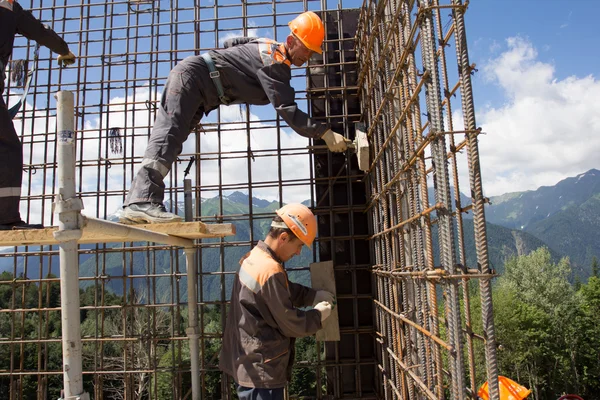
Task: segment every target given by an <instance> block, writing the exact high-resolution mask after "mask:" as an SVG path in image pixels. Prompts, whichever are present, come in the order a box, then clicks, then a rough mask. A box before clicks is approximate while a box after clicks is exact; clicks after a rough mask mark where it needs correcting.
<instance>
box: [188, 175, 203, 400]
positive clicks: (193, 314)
mask: <svg viewBox="0 0 600 400" xmlns="http://www.w3.org/2000/svg"><path fill="white" fill-rule="evenodd" d="M183 186H184V193H185V196H184V199H185V221H186V222H191V221H192V220H193V213H192V211H193V210H192V181H191V179H184V181H183ZM184 252H185V260H186V266H187V297H188V327H187V329H186V333H187V336H188V338H189V340H190V363H191V374H192V400H200V399H201V398H202V393H201V391H202V389H201V387H200V344H199V342H198V339H199V338H200V335H199V333H198V289H197V287H196V283H197V282H198V257H197V253H198V252H197V251H196V248H195V247H193V246H192V247H186V248H185V249H184Z"/></svg>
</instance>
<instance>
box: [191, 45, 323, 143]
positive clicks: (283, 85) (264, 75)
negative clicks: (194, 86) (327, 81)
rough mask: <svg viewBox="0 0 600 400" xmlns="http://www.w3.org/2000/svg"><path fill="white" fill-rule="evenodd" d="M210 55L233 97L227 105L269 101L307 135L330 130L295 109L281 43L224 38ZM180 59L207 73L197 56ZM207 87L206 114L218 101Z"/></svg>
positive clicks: (289, 67) (287, 120)
mask: <svg viewBox="0 0 600 400" xmlns="http://www.w3.org/2000/svg"><path fill="white" fill-rule="evenodd" d="M209 54H210V56H211V58H212V59H213V61H214V63H215V66H216V68H217V70H218V71H219V73H220V75H221V82H222V84H223V88H224V91H225V95H226V96H227V97H228V98H229V99H231V100H232V102H231V103H230V104H244V103H247V104H252V105H265V104H269V103H270V104H272V105H273V107H274V108H275V110H276V111H277V114H278V115H279V116H280V117H281V118H282V119H283V120H284V121H285V122H286V123H287V124H288V125H289V126H290V128H292V129H293V130H294V131H296V133H298V134H299V135H301V136H304V137H307V138H313V139H318V138H320V137H321V136H323V134H324V133H325V131H327V129H329V125H327V124H325V123H322V122H318V121H315V120H313V119H312V118H310V117H309V116H308V114H306V113H305V112H304V111H302V110H300V109H299V108H298V104H297V103H296V100H295V96H296V91H295V90H294V88H293V87H292V86H291V84H290V81H291V79H292V72H291V63H290V60H289V59H288V54H287V50H286V49H285V46H284V45H283V44H281V43H278V42H275V41H273V40H271V39H261V38H234V39H229V40H228V41H226V43H225V48H224V49H217V50H212V51H209ZM183 62H185V63H188V64H190V65H191V66H192V68H193V69H195V70H196V71H203V73H204V74H207V73H208V70H207V69H206V67H205V64H204V60H202V57H200V56H191V57H188V58H186V59H185V60H184V61H183ZM207 81H208V82H210V80H209V79H202V85H203V86H205V85H206V82H207ZM210 86H211V87H210V89H209V90H206V88H205V90H204V95H205V97H206V99H205V100H206V103H205V105H206V114H208V113H209V112H210V111H211V110H214V109H215V108H217V107H218V105H219V103H220V102H219V101H218V99H217V97H216V90H215V89H214V87H212V86H213V84H212V83H211V84H210ZM211 92H214V93H211Z"/></svg>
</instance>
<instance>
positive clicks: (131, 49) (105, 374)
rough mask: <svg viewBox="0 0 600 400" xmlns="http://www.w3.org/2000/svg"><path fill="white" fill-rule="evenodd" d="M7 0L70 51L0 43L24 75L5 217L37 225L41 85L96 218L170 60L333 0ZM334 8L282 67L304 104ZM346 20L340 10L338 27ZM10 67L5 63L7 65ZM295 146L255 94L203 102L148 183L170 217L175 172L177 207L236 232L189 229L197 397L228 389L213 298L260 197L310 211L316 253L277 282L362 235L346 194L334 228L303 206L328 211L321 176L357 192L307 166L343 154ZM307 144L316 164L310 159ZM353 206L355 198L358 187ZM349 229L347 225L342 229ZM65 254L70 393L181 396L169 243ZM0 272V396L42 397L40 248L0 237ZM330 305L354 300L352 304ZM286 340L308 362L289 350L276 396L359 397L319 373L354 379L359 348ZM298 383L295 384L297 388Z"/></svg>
mask: <svg viewBox="0 0 600 400" xmlns="http://www.w3.org/2000/svg"><path fill="white" fill-rule="evenodd" d="M20 4H21V5H22V6H23V7H24V8H26V9H29V10H31V11H32V13H33V14H34V15H35V16H36V17H38V18H40V19H41V20H42V21H43V22H44V23H46V24H48V25H49V26H51V27H52V28H53V29H54V30H55V31H56V32H58V33H59V34H60V35H61V36H63V37H64V38H65V40H66V41H67V42H68V44H69V46H70V49H71V50H72V51H73V53H75V54H76V55H77V56H78V61H77V64H76V65H74V66H72V67H69V68H66V69H59V68H58V67H57V65H56V61H55V60H54V58H55V57H56V55H55V54H51V53H50V52H49V50H48V49H45V48H43V47H42V48H40V49H39V51H38V49H37V48H36V46H35V43H33V42H29V41H27V40H26V39H25V38H22V37H17V39H16V41H15V50H14V53H13V60H20V59H25V60H28V71H29V72H30V73H31V76H32V79H31V90H30V91H29V95H28V97H27V100H26V104H25V105H24V106H23V108H22V109H21V111H20V112H19V114H18V115H17V117H16V118H15V120H14V122H15V128H16V130H17V132H18V134H19V135H20V137H21V140H22V142H23V148H24V160H25V166H24V171H23V174H24V175H23V176H24V183H23V190H22V201H21V213H22V217H23V219H26V220H29V221H30V222H43V223H44V224H45V225H48V226H49V225H56V223H57V221H55V217H54V215H53V213H52V211H51V210H52V203H53V201H54V195H55V193H56V180H57V177H56V138H55V131H56V128H55V126H56V101H55V99H54V94H55V93H56V92H57V91H58V90H69V91H73V92H74V93H75V109H76V117H75V124H76V135H77V139H76V143H77V151H78V154H77V169H76V173H77V182H76V183H77V191H78V193H80V195H81V197H82V199H83V201H84V205H85V209H84V210H83V213H84V214H87V215H90V216H95V217H99V218H106V219H108V220H113V221H114V220H116V219H117V217H118V212H119V209H120V206H121V204H122V202H123V200H124V198H125V195H126V193H127V190H128V188H129V183H130V181H131V179H132V177H133V176H134V174H135V172H136V171H137V168H138V167H139V165H140V163H141V161H142V157H143V152H144V149H145V145H146V143H147V140H148V136H149V134H150V131H151V128H152V124H153V120H154V117H155V112H156V108H157V105H158V102H159V101H160V97H161V92H162V90H163V87H164V84H165V81H166V78H167V76H168V73H169V71H170V70H171V69H172V68H173V67H174V66H175V65H176V64H177V62H178V61H180V60H182V59H183V58H185V57H186V56H189V55H198V54H201V53H202V52H204V51H206V50H208V49H212V48H215V47H222V44H223V41H224V40H225V39H226V38H228V37H232V36H263V37H270V38H275V39H277V40H284V39H285V37H286V36H287V34H288V32H289V29H288V27H287V22H288V21H290V20H291V19H292V18H294V17H295V16H296V15H297V14H298V13H300V12H302V11H304V10H323V9H341V8H344V7H348V6H346V5H345V4H344V3H339V4H338V3H337V2H335V3H332V4H329V3H327V2H324V1H287V0H286V1H245V2H239V1H237V0H230V1H229V0H228V1H215V2H207V3H204V2H199V1H193V0H180V1H114V2H108V1H84V2H77V3H74V2H71V1H66V0H59V1H56V0H53V1H45V0H42V1H41V2H40V1H35V2H34V1H31V2H29V1H21V2H20ZM359 5H360V4H359ZM351 6H352V4H351ZM354 6H356V5H354ZM338 12H339V11H334V16H333V17H331V18H327V20H326V28H327V30H328V32H333V31H335V32H336V34H335V35H333V36H331V38H330V39H328V43H327V44H326V46H325V47H326V49H325V52H324V55H323V58H321V59H320V60H319V59H318V58H316V59H313V60H311V68H310V72H309V73H307V69H306V68H299V69H294V70H293V71H292V75H293V78H292V85H293V86H294V87H295V88H296V89H297V92H296V97H297V101H298V103H299V104H300V107H302V108H303V109H305V110H309V105H308V101H307V100H306V97H307V96H306V91H305V88H306V87H307V86H310V82H309V80H310V79H318V77H319V76H321V80H322V81H323V79H325V78H323V69H324V68H323V65H322V64H323V61H324V60H334V59H336V57H337V59H338V60H340V58H339V57H340V54H341V53H340V51H339V49H340V47H344V48H346V49H348V51H349V49H351V48H353V46H354V44H353V40H352V41H351V40H350V39H353V37H352V38H351V37H343V36H344V35H339V34H337V30H338V29H339V28H340V26H341V25H340V24H341V22H339V18H338V17H337V16H336V15H335V14H336V13H338ZM357 17H358V13H355V15H354V17H353V18H354V23H353V27H352V29H354V30H355V28H356V20H357ZM328 21H329V22H328ZM328 24H331V26H329V25H328ZM332 30H333V31H332ZM330 40H331V42H329V41H330ZM336 42H337V43H336ZM331 62H332V63H334V62H333V61H331ZM335 64H336V65H334V66H333V67H335V68H342V67H343V68H344V69H346V68H353V69H354V76H355V77H356V60H355V59H354V60H353V61H352V62H351V63H350V65H349V66H348V67H346V66H344V65H343V62H341V61H337V62H335ZM13 65H14V64H13V63H10V64H9V66H8V67H7V73H8V74H9V75H10V73H11V72H12V66H13ZM327 79H329V78H327ZM354 79H355V78H354ZM345 84H346V83H344V82H341V83H338V84H336V85H337V89H336V90H337V91H338V93H336V96H337V97H343V96H345V94H344V93H345V91H344V89H345V87H344V85H345ZM22 93H23V89H22V88H20V87H17V86H16V84H14V83H13V82H12V81H8V82H7V91H6V92H5V93H4V95H5V96H7V97H8V100H9V104H14V103H15V102H16V101H17V99H18V98H20V96H21V95H22ZM311 96H314V97H315V100H316V99H317V98H323V96H328V94H327V93H326V91H323V90H321V91H320V93H312V94H311ZM356 96H357V92H356V87H354V92H353V93H352V96H351V97H352V98H344V99H343V103H344V104H345V105H344V107H345V108H344V111H339V110H334V111H335V112H334V113H331V112H327V113H322V114H319V115H315V116H316V117H317V118H321V119H322V120H325V119H327V118H329V119H331V118H332V116H334V115H336V116H337V117H336V118H337V119H336V120H335V121H333V122H334V123H335V124H337V127H346V129H353V125H352V123H351V122H352V121H355V120H358V118H359V116H360V110H359V107H358V105H357V104H358V102H357V100H356ZM349 102H350V103H352V107H353V108H352V109H350V108H348V107H349V106H348V104H349ZM327 107H329V106H327ZM346 132H347V133H348V134H350V131H348V130H347V131H346ZM310 144H311V143H310V142H309V141H308V140H307V139H304V138H301V137H300V136H298V135H296V134H295V133H294V132H293V131H292V130H291V129H289V128H288V127H287V126H286V125H285V123H284V122H283V121H282V120H280V119H279V118H278V117H277V115H276V113H275V112H274V110H273V109H272V107H271V106H265V107H254V106H253V107H245V106H242V107H239V106H230V107H221V109H219V110H215V111H214V112H213V113H211V114H210V115H209V116H208V117H205V118H203V120H202V121H201V125H199V126H198V127H197V129H196V131H195V132H193V133H192V134H191V135H190V137H189V138H188V141H187V142H186V144H185V146H184V149H183V152H182V154H181V155H180V157H179V159H178V161H177V162H176V163H175V164H174V165H173V168H172V170H171V172H170V173H169V175H168V176H167V178H166V184H167V191H166V199H165V200H166V205H167V207H168V208H169V209H171V210H173V211H178V212H180V213H181V214H183V204H184V194H183V188H184V184H183V178H184V175H185V174H186V173H189V174H188V175H187V178H189V179H191V180H192V186H193V199H194V210H193V215H194V216H195V217H194V218H195V219H196V220H201V221H203V222H206V223H215V222H219V223H220V222H232V223H234V224H235V225H236V229H237V235H236V236H235V237H234V238H228V239H226V240H205V241H203V242H202V243H198V246H197V247H198V252H199V258H198V259H199V268H198V270H199V271H201V273H200V275H199V277H198V282H197V285H198V292H199V294H198V299H197V300H198V303H199V326H200V332H199V336H200V338H199V340H200V349H201V366H200V368H201V370H200V377H201V379H200V381H201V382H202V393H201V395H202V398H208V399H210V398H231V397H232V396H233V393H232V386H231V380H230V379H228V378H227V377H226V376H223V375H222V374H221V373H220V372H219V371H218V370H217V364H218V351H219V348H220V337H221V335H222V331H223V326H224V322H225V318H226V309H227V305H226V304H227V301H228V299H229V295H230V290H231V283H232V280H233V278H234V274H235V272H236V270H237V268H238V260H239V258H240V256H241V255H243V254H244V253H245V252H247V251H248V250H249V249H250V248H251V246H253V245H254V244H255V243H256V242H257V241H258V240H260V239H262V238H263V237H264V232H265V230H266V229H267V226H268V225H269V223H270V220H271V218H272V216H273V215H274V210H275V209H277V208H278V207H279V206H280V205H281V204H283V203H288V202H292V201H307V203H309V204H311V205H313V206H314V207H316V208H315V210H316V213H317V214H318V215H319V219H320V228H321V229H323V233H322V234H321V235H322V237H323V243H324V249H321V244H320V242H319V243H317V244H316V246H314V247H313V251H309V250H305V251H304V252H303V254H302V255H301V256H300V258H299V259H298V260H296V262H295V263H289V265H287V267H288V269H289V275H290V279H292V280H295V281H299V282H303V283H306V282H309V279H308V278H307V272H306V269H307V268H306V266H307V264H308V263H309V262H311V261H316V260H319V259H321V260H325V259H327V258H324V257H325V256H329V257H332V255H331V253H330V252H329V251H328V250H327V248H330V247H329V246H330V244H335V243H336V241H337V240H338V239H339V241H342V240H343V241H346V242H347V244H346V247H348V246H350V244H352V245H353V243H354V241H362V242H363V243H366V241H365V239H366V237H367V228H366V226H367V222H366V218H365V215H364V214H363V213H362V210H363V209H364V206H363V207H359V209H354V210H352V212H348V213H347V214H346V215H347V216H348V218H349V220H348V219H346V220H344V223H345V224H346V228H345V231H347V233H342V232H338V233H331V232H329V233H328V232H327V231H326V230H325V228H324V226H325V225H326V223H325V222H321V219H322V218H328V217H331V216H334V215H335V213H336V212H337V210H335V209H332V207H334V206H333V205H332V204H330V203H329V202H328V201H327V200H323V198H324V197H325V198H328V196H332V195H334V194H335V195H336V196H337V194H336V193H337V192H336V190H332V189H337V187H334V186H332V185H334V181H335V182H337V183H335V184H337V185H341V186H346V187H347V188H348V189H349V190H357V189H356V187H357V185H358V186H361V185H362V187H363V188H364V184H361V183H360V181H359V178H358V177H357V176H356V175H357V174H356V173H355V172H352V173H345V175H344V177H341V178H338V179H337V180H335V179H332V178H330V177H329V174H328V173H327V174H322V173H320V172H319V173H317V172H316V169H317V168H322V167H323V165H324V166H325V167H324V168H325V170H326V171H330V170H332V168H333V167H330V166H329V165H330V164H332V163H339V162H341V163H343V162H344V161H343V160H345V156H343V155H340V156H339V157H341V159H337V160H336V159H334V158H332V159H327V158H326V157H327V153H326V152H325V151H323V150H309V149H307V146H308V145H310ZM315 144H323V143H322V142H321V143H315ZM192 157H194V162H193V163H191V160H192ZM316 157H325V161H323V162H322V163H321V164H318V163H317V162H316V160H315V158H316ZM353 162H354V163H355V161H353ZM186 170H187V172H186ZM318 183H319V184H320V189H319V192H317V190H316V189H315V188H316V185H317V184H318ZM328 188H329V189H328ZM327 190H329V194H325V192H326V191H327ZM362 190H363V192H364V189H362ZM346 198H348V197H346ZM361 201H362V203H363V204H364V194H363V199H362V200H361ZM346 204H351V203H346ZM344 208H346V209H348V206H347V205H345V206H344ZM359 210H360V211H359ZM323 221H324V220H323ZM331 223H332V224H335V221H333V222H331ZM356 224H358V226H359V227H358V228H356V230H354V229H353V228H352V229H353V230H352V231H349V229H351V228H350V227H351V226H354V225H356ZM335 235H337V236H335ZM338 237H339V238H338ZM318 240H319V241H320V240H321V239H320V238H319V239H318ZM363 250H364V251H363V252H362V253H360V254H358V253H357V254H355V255H352V262H353V263H356V264H361V265H362V267H361V268H359V271H357V272H353V274H356V276H355V275H353V276H355V278H354V279H355V281H354V282H355V284H354V286H353V288H350V289H349V290H348V291H347V292H345V293H346V294H344V296H346V297H345V299H341V300H340V302H344V301H346V302H348V303H351V304H356V303H357V302H359V301H360V299H359V298H360V297H362V298H363V299H365V298H369V297H370V283H369V282H370V280H368V279H369V278H368V269H367V265H368V263H369V260H368V252H367V249H366V247H365V248H364V249H363ZM344 256H345V255H344ZM336 257H338V258H339V260H338V261H339V262H340V263H349V262H350V261H346V259H345V258H344V259H343V258H342V254H341V252H338V255H337V256H336ZM79 262H80V267H79V276H80V291H81V296H80V298H81V321H82V325H81V331H82V336H83V357H84V358H83V370H84V385H85V390H86V391H87V392H88V393H90V395H91V397H92V398H94V399H102V398H104V399H121V398H124V399H138V398H144V399H184V398H191V393H190V391H191V383H190V355H189V346H188V336H187V333H186V328H187V326H188V323H187V322H188V321H187V318H188V312H187V282H186V271H185V261H184V257H183V255H182V253H181V251H177V250H175V249H172V248H170V247H168V246H161V245H156V244H153V243H137V242H136V243H122V244H107V245H81V246H80V250H79ZM0 273H1V276H0V297H1V300H0V301H2V304H0V307H1V308H0V398H2V399H5V398H6V399H11V400H13V399H30V398H38V399H56V398H58V397H59V396H60V389H61V388H62V360H61V347H60V346H61V339H60V335H61V329H60V304H59V301H60V300H59V299H60V296H59V277H58V273H59V264H58V246H23V247H16V248H8V249H7V248H5V249H1V251H0ZM73 273H75V271H73ZM338 273H341V271H340V272H338ZM365 279H366V280H365ZM364 282H367V284H366V286H365V283H364ZM357 285H358V287H356V286H357ZM341 290H342V292H343V293H344V288H343V287H342V288H341ZM361 304H362V305H361V310H362V311H361V312H362V313H363V314H361V315H362V317H361V318H362V319H363V320H364V322H363V324H362V326H361V327H360V329H359V328H348V329H349V330H353V332H354V331H356V332H355V333H356V335H358V334H359V333H360V335H361V337H360V343H361V346H362V347H364V346H365V345H364V344H363V343H366V342H369V343H372V340H371V336H370V331H371V330H372V323H371V321H372V319H371V312H370V311H371V310H370V306H369V305H370V303H366V304H367V307H366V308H365V306H364V301H362V302H361ZM348 310H350V311H349V312H350V313H352V314H354V313H356V312H357V311H358V309H356V308H355V307H350V308H348ZM365 313H366V314H365ZM349 321H353V319H349ZM347 325H354V322H348V323H347ZM359 331H361V332H359ZM355 333H352V335H354V334H355ZM356 338H357V340H358V336H356ZM299 346H300V347H299V348H303V349H304V350H303V351H304V354H310V357H309V358H305V359H301V360H298V361H299V362H298V368H297V369H296V372H295V375H294V379H293V381H292V384H291V385H290V390H289V393H290V395H292V396H294V395H306V396H309V397H324V396H326V395H328V394H333V393H335V395H336V396H337V395H339V396H342V395H343V394H342V392H344V393H351V394H350V395H348V396H349V397H360V390H359V389H357V386H356V385H355V386H353V387H351V388H345V389H342V388H341V387H339V385H338V383H337V382H338V377H337V375H334V374H341V375H340V376H344V377H345V378H344V379H346V381H348V380H349V379H352V377H353V376H354V375H353V374H354V372H349V371H353V369H355V368H357V367H360V368H363V369H364V368H365V367H364V366H363V364H366V365H367V367H368V368H371V370H374V364H375V361H374V359H373V357H372V351H371V352H370V356H369V357H366V361H361V363H362V364H360V366H359V362H358V361H355V359H354V358H352V357H350V356H349V355H347V354H345V353H343V352H342V353H338V354H337V355H335V353H331V352H328V353H327V354H330V353H331V354H334V356H333V357H334V358H333V359H330V357H329V355H328V356H327V357H328V359H325V357H326V356H325V350H324V345H323V344H321V343H315V342H314V340H313V341H310V340H308V341H300V343H299ZM356 346H357V347H356V348H357V349H358V342H357V344H356ZM362 347H361V348H362ZM371 347H372V345H371ZM352 351H354V350H352ZM368 354H369V351H367V355H368ZM307 357H308V356H307ZM340 357H343V359H340ZM342 364H344V365H342ZM369 364H370V366H369ZM347 367H348V368H349V369H348V368H347ZM373 375H374V374H373V373H370V374H369V373H368V372H365V373H364V378H363V381H364V382H367V381H368V382H369V386H370V387H374V380H373V379H374V378H373ZM301 382H310V384H309V385H306V387H305V388H304V389H302V390H301V388H300V389H298V388H299V387H300V383H301ZM359 382H361V381H359ZM371 392H373V391H372V390H371Z"/></svg>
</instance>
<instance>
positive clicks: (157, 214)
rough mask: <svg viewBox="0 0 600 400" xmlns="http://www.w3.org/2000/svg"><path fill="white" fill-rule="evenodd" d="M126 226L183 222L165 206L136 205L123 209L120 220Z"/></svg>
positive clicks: (151, 204)
mask: <svg viewBox="0 0 600 400" xmlns="http://www.w3.org/2000/svg"><path fill="white" fill-rule="evenodd" d="M119 220H120V222H122V223H124V224H131V223H134V224H161V223H166V222H181V221H182V220H183V218H181V217H180V216H179V215H177V214H173V213H170V212H168V211H167V210H166V209H165V206H163V205H162V204H157V203H134V204H130V205H129V206H127V207H125V208H123V213H122V214H121V217H120V218H119Z"/></svg>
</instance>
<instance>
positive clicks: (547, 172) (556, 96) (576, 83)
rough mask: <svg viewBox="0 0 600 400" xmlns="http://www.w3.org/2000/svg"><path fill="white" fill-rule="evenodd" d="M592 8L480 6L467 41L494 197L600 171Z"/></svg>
mask: <svg viewBox="0 0 600 400" xmlns="http://www.w3.org/2000/svg"><path fill="white" fill-rule="evenodd" d="M599 12H600V2H598V1H592V0H571V1H558V0H548V1H542V0H527V1H472V2H471V4H470V6H469V11H468V12H467V18H466V22H467V35H468V38H469V53H470V60H471V62H472V63H476V64H477V67H478V69H479V72H478V73H477V74H476V75H475V76H474V78H473V79H474V80H473V84H474V94H475V104H476V111H477V122H478V125H481V126H482V127H483V129H484V131H485V132H487V135H484V136H481V142H480V143H481V157H482V168H483V174H484V188H485V189H484V190H486V192H487V194H489V195H497V194H502V193H505V192H514V191H522V190H531V189H536V188H538V187H539V186H543V185H553V184H555V183H556V182H558V181H559V180H561V179H564V178H565V177H567V176H574V175H577V174H579V173H582V172H585V171H587V170H589V169H591V168H600V161H598V160H599V159H598V156H597V154H598V153H599V150H600V139H599V138H600V111H599V108H598V101H600V84H599V82H598V74H599V65H600V54H599V53H598V51H597V49H598V41H599V39H600V34H599V33H598V30H597V28H596V26H597V23H596V20H595V18H596V17H597V15H598V14H599Z"/></svg>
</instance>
